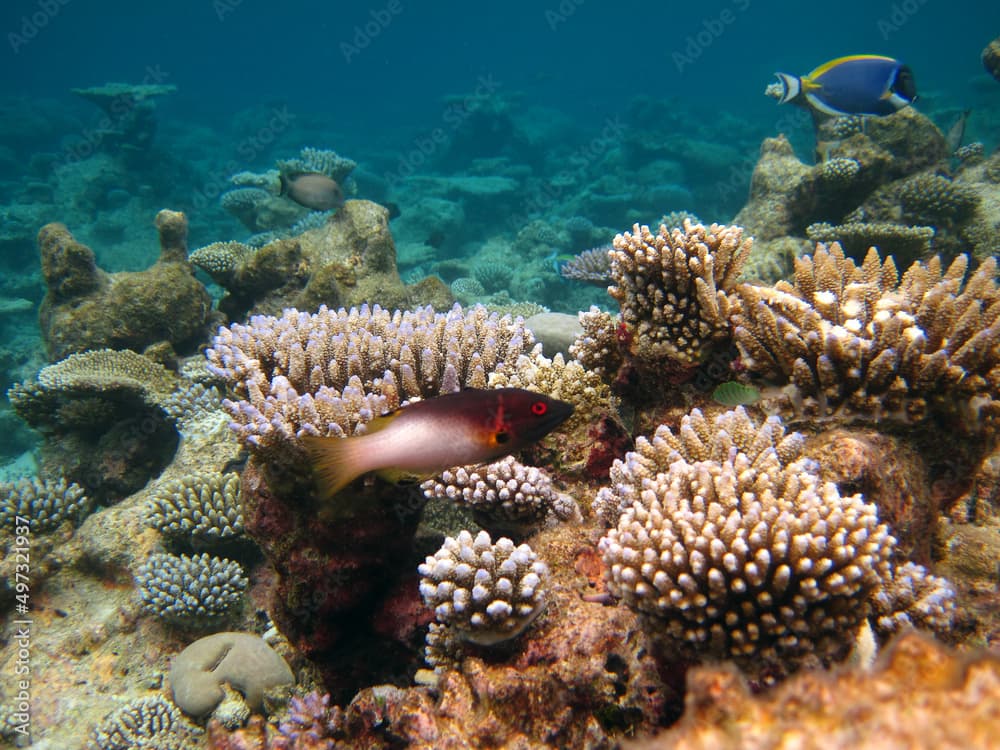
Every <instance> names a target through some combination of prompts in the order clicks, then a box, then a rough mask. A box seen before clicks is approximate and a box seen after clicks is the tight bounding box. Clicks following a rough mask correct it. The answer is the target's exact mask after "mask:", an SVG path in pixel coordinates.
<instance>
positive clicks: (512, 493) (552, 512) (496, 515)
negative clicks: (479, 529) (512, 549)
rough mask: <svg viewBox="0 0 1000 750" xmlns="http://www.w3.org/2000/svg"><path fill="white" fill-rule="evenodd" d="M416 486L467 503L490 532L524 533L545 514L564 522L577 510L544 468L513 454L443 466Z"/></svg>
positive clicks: (533, 526) (434, 495) (435, 495)
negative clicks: (483, 461)
mask: <svg viewBox="0 0 1000 750" xmlns="http://www.w3.org/2000/svg"><path fill="white" fill-rule="evenodd" d="M420 486H421V488H422V489H423V491H424V495H425V496H426V497H428V498H447V499H449V500H454V501H455V502H457V503H458V504H460V505H462V506H465V507H467V508H468V509H469V510H471V511H472V512H473V515H474V516H475V518H476V521H477V522H478V523H479V524H480V525H481V526H483V527H485V528H486V529H488V530H490V531H491V532H492V533H497V532H498V531H499V532H505V533H516V534H524V533H525V532H527V531H529V530H531V529H532V528H535V527H537V526H539V525H541V524H542V523H544V522H545V521H546V519H548V518H552V519H553V520H558V521H568V520H570V519H573V518H575V517H578V516H579V514H580V511H579V509H578V508H577V506H576V501H575V500H573V498H572V497H570V496H569V495H566V494H564V493H561V492H559V491H557V490H556V489H555V487H553V486H552V479H551V478H550V477H549V476H548V475H547V474H546V473H545V472H544V471H542V470H541V469H539V468H537V467H534V466H525V465H524V464H522V463H521V462H519V461H518V460H517V459H515V458H514V457H513V456H507V457H506V458H504V459H502V460H500V461H496V462H494V463H491V464H488V465H487V466H482V467H470V468H458V469H455V470H454V471H446V472H444V473H443V474H441V475H440V476H439V477H436V478H434V479H429V480H427V481H426V482H424V483H423V484H421V485H420Z"/></svg>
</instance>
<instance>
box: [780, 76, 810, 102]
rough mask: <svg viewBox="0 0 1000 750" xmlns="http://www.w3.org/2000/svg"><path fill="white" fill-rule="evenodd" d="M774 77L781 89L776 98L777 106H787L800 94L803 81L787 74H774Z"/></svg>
mask: <svg viewBox="0 0 1000 750" xmlns="http://www.w3.org/2000/svg"><path fill="white" fill-rule="evenodd" d="M774 76H775V78H777V79H778V83H779V84H780V87H781V92H780V94H779V95H778V97H777V99H778V104H787V103H788V102H791V101H794V100H795V99H796V98H797V97H798V96H799V94H801V93H802V88H803V81H804V80H805V79H803V78H799V76H793V75H789V74H788V73H775V74H774Z"/></svg>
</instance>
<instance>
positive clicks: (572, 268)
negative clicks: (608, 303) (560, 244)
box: [559, 245, 614, 286]
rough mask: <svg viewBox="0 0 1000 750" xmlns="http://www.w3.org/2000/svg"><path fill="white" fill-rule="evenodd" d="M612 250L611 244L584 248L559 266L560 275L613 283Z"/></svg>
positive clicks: (578, 279)
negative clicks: (588, 248)
mask: <svg viewBox="0 0 1000 750" xmlns="http://www.w3.org/2000/svg"><path fill="white" fill-rule="evenodd" d="M612 250H614V248H613V247H612V246H611V245H601V246H600V247H592V248H590V250H584V251H583V252H582V253H578V254H576V255H574V256H573V257H572V258H570V259H569V260H567V261H566V262H565V263H563V264H562V265H561V266H559V275H560V276H562V277H563V278H564V279H571V280H573V281H585V282H587V283H588V284H597V285H598V286H607V285H608V284H610V283H611V251H612Z"/></svg>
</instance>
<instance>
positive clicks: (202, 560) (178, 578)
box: [136, 553, 247, 627]
mask: <svg viewBox="0 0 1000 750" xmlns="http://www.w3.org/2000/svg"><path fill="white" fill-rule="evenodd" d="M136 584H137V586H138V588H139V597H140V599H141V600H142V608H143V610H144V611H145V612H146V613H147V614H150V615H153V616H155V617H158V618H160V619H162V620H165V621H167V622H169V623H172V624H175V625H181V626H187V627H208V626H212V625H217V624H218V623H220V622H222V621H223V620H225V619H226V617H228V616H229V615H230V613H231V612H232V611H233V610H234V609H235V608H236V607H238V606H239V605H240V604H241V603H242V601H243V592H244V591H245V590H246V587H247V578H246V576H245V575H244V574H243V567H242V566H241V565H240V564H239V563H238V562H236V561H234V560H225V559H223V558H220V557H212V556H209V555H208V554H202V555H193V556H190V557H189V556H188V555H170V554H166V553H156V554H153V555H150V557H149V559H148V560H147V561H146V562H145V563H143V565H141V566H140V568H139V571H138V573H137V574H136Z"/></svg>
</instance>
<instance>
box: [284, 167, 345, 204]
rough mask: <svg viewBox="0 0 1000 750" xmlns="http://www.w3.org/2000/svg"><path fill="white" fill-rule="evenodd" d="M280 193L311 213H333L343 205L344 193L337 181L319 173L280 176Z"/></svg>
mask: <svg viewBox="0 0 1000 750" xmlns="http://www.w3.org/2000/svg"><path fill="white" fill-rule="evenodd" d="M280 179H281V192H280V193H279V195H283V196H285V197H286V198H290V199H291V200H293V201H295V202H296V203H298V204H299V205H300V206H305V207H306V208H311V209H312V210H313V211H333V210H335V209H338V208H340V207H341V206H342V205H344V191H343V190H341V189H340V185H338V184H337V181H336V180H334V179H332V178H330V177H328V176H327V175H325V174H323V173H321V172H300V173H298V174H289V175H286V174H282V175H281V178H280Z"/></svg>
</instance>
